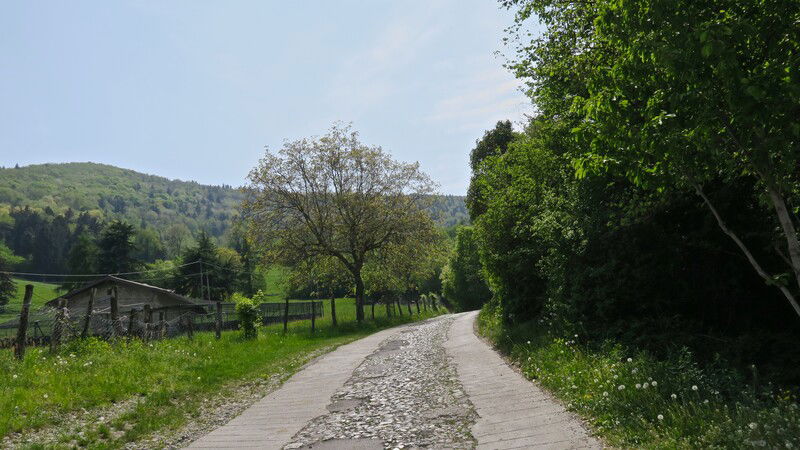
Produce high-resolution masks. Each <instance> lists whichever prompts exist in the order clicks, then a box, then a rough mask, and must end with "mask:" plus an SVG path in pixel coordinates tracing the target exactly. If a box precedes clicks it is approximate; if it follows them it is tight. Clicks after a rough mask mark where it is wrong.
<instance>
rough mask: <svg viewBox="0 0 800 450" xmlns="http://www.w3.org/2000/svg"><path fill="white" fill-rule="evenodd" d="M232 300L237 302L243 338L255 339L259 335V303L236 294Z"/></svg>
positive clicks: (237, 312)
mask: <svg viewBox="0 0 800 450" xmlns="http://www.w3.org/2000/svg"><path fill="white" fill-rule="evenodd" d="M232 300H233V301H235V302H236V317H237V318H238V319H239V329H240V330H242V338H243V339H255V338H257V337H258V324H259V322H260V320H261V319H260V317H259V316H260V314H259V310H258V305H257V304H256V302H254V301H253V300H251V299H249V298H246V297H243V296H240V295H234V296H233V297H232Z"/></svg>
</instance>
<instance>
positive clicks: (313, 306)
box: [311, 300, 317, 333]
mask: <svg viewBox="0 0 800 450" xmlns="http://www.w3.org/2000/svg"><path fill="white" fill-rule="evenodd" d="M316 321H317V302H316V301H315V300H311V332H312V333H313V332H314V328H315V326H316Z"/></svg>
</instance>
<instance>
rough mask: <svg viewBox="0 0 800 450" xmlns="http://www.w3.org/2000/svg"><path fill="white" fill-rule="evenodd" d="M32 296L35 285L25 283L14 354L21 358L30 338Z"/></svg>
mask: <svg viewBox="0 0 800 450" xmlns="http://www.w3.org/2000/svg"><path fill="white" fill-rule="evenodd" d="M31 297H33V285H32V284H27V285H25V297H24V298H23V300H22V311H20V312H19V328H18V329H17V348H16V349H14V356H16V357H17V359H19V360H21V359H22V358H24V357H25V344H26V342H25V341H26V340H27V339H28V313H29V312H30V310H31Z"/></svg>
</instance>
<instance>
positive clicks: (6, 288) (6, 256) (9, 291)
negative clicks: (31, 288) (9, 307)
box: [0, 241, 22, 307]
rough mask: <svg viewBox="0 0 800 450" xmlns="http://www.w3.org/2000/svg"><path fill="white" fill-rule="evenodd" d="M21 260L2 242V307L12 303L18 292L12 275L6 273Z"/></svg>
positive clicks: (0, 289)
mask: <svg viewBox="0 0 800 450" xmlns="http://www.w3.org/2000/svg"><path fill="white" fill-rule="evenodd" d="M21 260H22V258H20V257H18V256H16V255H14V253H12V252H11V249H9V248H8V247H6V245H5V244H4V243H3V241H0V307H2V306H4V305H5V304H7V303H8V302H10V301H11V299H12V298H14V295H15V294H16V292H17V288H16V287H15V286H14V281H13V280H12V279H11V275H9V274H8V273H6V271H8V270H10V269H11V267H12V266H13V265H14V264H17V263H19V262H20V261H21Z"/></svg>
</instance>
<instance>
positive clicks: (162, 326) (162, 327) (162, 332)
mask: <svg viewBox="0 0 800 450" xmlns="http://www.w3.org/2000/svg"><path fill="white" fill-rule="evenodd" d="M166 335H167V321H166V320H164V311H159V312H158V338H159V339H164V336H166Z"/></svg>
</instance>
